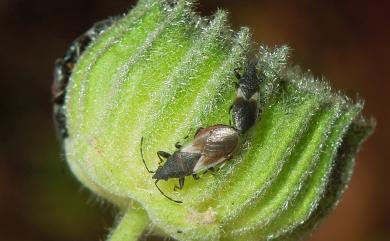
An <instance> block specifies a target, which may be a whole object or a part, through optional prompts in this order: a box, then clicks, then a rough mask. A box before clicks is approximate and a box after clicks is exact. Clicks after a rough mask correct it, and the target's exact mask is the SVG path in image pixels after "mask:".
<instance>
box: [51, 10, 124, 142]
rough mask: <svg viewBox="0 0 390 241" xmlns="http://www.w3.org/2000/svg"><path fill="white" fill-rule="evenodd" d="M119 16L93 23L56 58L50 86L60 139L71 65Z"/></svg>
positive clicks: (65, 132) (64, 126)
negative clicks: (62, 54) (61, 55)
mask: <svg viewBox="0 0 390 241" xmlns="http://www.w3.org/2000/svg"><path fill="white" fill-rule="evenodd" d="M119 18H120V17H114V18H110V19H107V20H103V21H100V22H97V23H95V24H94V25H93V26H92V28H90V29H89V30H88V31H87V32H85V33H84V34H82V35H81V36H80V37H78V38H77V39H76V40H75V41H73V43H72V44H71V45H70V47H69V48H68V50H67V51H66V52H65V54H64V56H63V57H62V58H58V59H57V60H56V62H55V66H54V81H53V84H52V88H51V92H52V98H53V103H54V109H53V117H54V121H55V125H56V129H57V133H58V135H59V137H60V139H62V140H63V139H65V138H67V137H68V131H67V129H66V117H65V110H64V108H63V106H64V102H65V96H66V87H67V86H68V83H69V78H70V75H71V74H72V70H73V67H74V65H75V64H76V63H77V61H78V59H79V58H80V56H81V54H82V53H83V52H84V51H85V49H86V48H87V47H88V45H89V44H90V43H91V42H92V41H94V40H95V39H96V38H97V37H98V36H99V35H100V34H101V33H102V32H103V31H104V30H106V29H107V28H108V27H109V26H111V25H112V23H113V22H114V21H115V20H117V19H119Z"/></svg>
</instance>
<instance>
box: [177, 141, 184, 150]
mask: <svg viewBox="0 0 390 241" xmlns="http://www.w3.org/2000/svg"><path fill="white" fill-rule="evenodd" d="M175 147H176V148H177V149H180V148H182V147H183V146H182V145H181V144H180V142H176V143H175Z"/></svg>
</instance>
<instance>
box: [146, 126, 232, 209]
mask: <svg viewBox="0 0 390 241" xmlns="http://www.w3.org/2000/svg"><path fill="white" fill-rule="evenodd" d="M143 139H144V138H143V137H142V138H141V144H140V152H141V157H142V161H143V163H144V165H145V167H146V170H147V171H148V172H149V173H154V175H153V176H152V178H153V179H156V181H155V182H154V184H155V185H156V187H157V189H158V190H159V191H160V193H161V194H162V195H164V196H165V197H166V198H168V199H169V200H171V201H174V202H176V203H182V201H178V200H174V199H172V198H171V197H169V196H167V195H166V194H165V193H164V192H163V191H162V190H161V189H160V188H159V186H158V185H157V183H158V182H159V181H160V180H165V181H166V180H168V179H170V178H178V179H179V186H175V189H174V190H176V189H182V188H183V187H184V180H185V177H186V176H190V175H192V176H193V177H194V178H195V179H197V178H198V176H197V174H198V173H199V172H201V171H205V170H208V169H210V168H213V167H214V166H216V165H218V164H220V163H222V162H224V161H226V160H228V159H230V158H231V157H232V154H233V152H234V151H235V150H236V148H237V146H238V143H239V131H238V130H237V129H235V128H233V127H231V126H227V125H214V126H210V127H207V128H199V129H198V130H197V131H196V133H195V136H194V139H193V140H192V141H191V142H190V143H188V144H187V145H185V146H181V145H179V144H178V143H176V145H175V147H176V148H177V150H176V151H175V152H174V153H173V154H170V153H167V152H164V151H158V152H157V157H158V158H159V159H160V164H159V167H158V168H157V170H156V171H151V170H150V169H149V168H148V166H147V165H146V161H145V159H144V155H143ZM164 159H165V162H164ZM162 162H164V164H162Z"/></svg>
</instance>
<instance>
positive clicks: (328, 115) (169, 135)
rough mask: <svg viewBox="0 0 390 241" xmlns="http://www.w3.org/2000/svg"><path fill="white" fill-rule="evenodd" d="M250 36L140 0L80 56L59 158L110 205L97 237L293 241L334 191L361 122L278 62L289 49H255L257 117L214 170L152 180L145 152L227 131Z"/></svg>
mask: <svg viewBox="0 0 390 241" xmlns="http://www.w3.org/2000/svg"><path fill="white" fill-rule="evenodd" d="M251 48H252V42H251V38H250V34H249V31H248V29H246V28H242V29H240V30H239V31H238V32H237V33H235V32H234V31H232V30H231V29H230V28H229V27H228V26H227V25H226V13H225V12H224V11H218V12H217V13H216V14H215V15H214V16H213V17H212V18H211V19H210V20H208V19H205V18H202V17H200V16H198V15H197V14H195V13H194V11H193V3H192V2H189V1H186V0H179V1H177V3H175V4H172V3H168V1H152V0H140V1H139V3H138V4H137V6H136V7H135V8H134V9H133V10H131V11H130V12H129V13H128V14H127V15H125V16H123V17H122V18H120V19H116V20H114V23H113V24H112V26H110V27H109V28H108V29H106V30H105V31H104V32H103V33H101V34H100V35H99V36H98V37H97V39H96V40H94V41H93V42H92V43H91V44H89V46H88V48H87V49H86V50H85V51H84V52H83V54H82V55H81V57H80V58H79V59H78V61H77V63H76V65H75V67H74V69H73V72H72V75H71V78H70V82H69V84H68V86H67V88H66V99H65V104H64V107H63V108H64V113H65V116H66V128H67V132H68V136H67V137H66V138H65V139H64V142H63V143H64V149H65V153H66V159H67V162H68V164H69V166H70V168H71V169H72V171H73V172H74V174H75V175H76V177H77V178H78V179H79V180H80V181H81V183H83V184H84V185H85V186H87V187H88V188H89V189H91V190H92V191H93V192H95V193H96V194H98V195H99V196H102V197H104V198H105V199H107V200H109V201H110V202H112V203H114V204H116V205H117V206H119V207H120V209H121V210H122V218H121V220H120V221H119V223H118V225H117V227H116V229H114V230H113V231H112V233H111V235H110V236H109V240H115V241H116V240H121V241H124V240H128V241H130V240H137V238H138V237H139V236H140V235H141V234H142V233H144V232H145V230H149V232H154V233H157V234H159V235H161V236H167V237H168V236H169V237H173V238H175V239H177V240H183V241H184V240H199V241H200V240H236V241H239V240H297V239H301V238H302V237H304V236H305V235H306V234H308V233H309V232H310V231H311V230H313V228H314V227H316V225H317V224H318V223H319V221H320V220H321V219H322V218H323V217H324V216H325V215H326V214H328V213H329V211H330V210H331V209H332V208H333V207H334V206H335V204H336V203H337V202H338V200H339V199H340V195H341V194H342V192H343V191H344V190H345V188H346V186H347V184H348V182H349V179H350V177H351V172H352V169H353V165H354V158H355V154H356V152H357V151H358V149H359V146H360V144H361V142H362V141H363V140H364V139H365V138H366V137H367V136H368V135H369V134H370V132H371V130H372V126H373V124H372V122H370V121H366V120H365V119H364V118H363V117H362V116H361V115H360V112H361V109H362V103H361V102H360V101H358V102H357V103H353V102H352V101H351V100H350V99H348V98H347V97H345V96H343V95H342V94H339V93H334V92H332V91H331V90H330V88H329V86H328V85H327V84H326V83H324V82H323V81H317V80H315V79H314V78H313V77H312V76H311V75H310V74H308V73H304V72H302V71H300V70H299V68H297V67H292V66H290V65H288V64H287V58H288V48H287V47H286V46H282V47H279V48H275V49H269V48H267V47H261V48H260V50H259V51H258V53H257V54H256V58H258V65H257V70H258V74H259V76H260V75H262V76H263V77H264V78H263V79H264V80H263V81H262V82H261V85H260V96H261V101H260V102H261V103H260V104H261V108H262V113H261V116H260V120H259V121H257V122H256V124H255V125H254V126H253V127H252V128H251V130H250V131H249V132H248V133H247V134H245V135H243V136H242V137H241V142H240V145H239V147H238V150H237V151H236V152H235V153H234V156H233V158H232V159H231V160H229V161H227V162H226V164H225V165H224V166H223V167H222V168H220V170H219V171H218V172H216V173H215V174H214V175H211V174H210V173H206V174H201V175H200V177H201V178H200V179H199V180H196V181H195V180H193V179H192V178H187V179H186V182H185V186H184V188H183V189H182V190H180V191H174V190H173V187H174V186H175V185H176V184H177V180H175V179H169V180H168V181H166V182H165V181H161V182H159V185H160V188H161V189H162V190H163V191H164V193H166V194H167V195H168V196H170V197H172V198H174V199H176V200H181V201H182V202H183V203H182V204H178V203H175V202H172V201H170V200H168V199H167V198H165V197H164V196H163V195H161V193H160V192H159V191H158V190H157V189H156V187H155V185H154V180H153V179H152V178H151V174H150V173H148V172H147V170H146V169H145V167H144V165H143V163H142V159H141V154H140V140H141V137H144V146H143V152H144V156H145V159H146V160H147V165H148V166H149V167H150V168H151V169H152V170H154V169H157V167H158V161H159V160H158V158H157V156H156V152H157V151H159V150H165V151H168V152H171V153H172V152H174V151H175V147H174V145H175V143H176V142H178V141H183V137H185V136H186V135H187V134H189V136H190V138H189V140H188V141H191V136H193V135H194V133H195V130H196V129H197V128H198V127H207V126H211V125H215V124H229V121H230V114H229V107H230V106H231V104H232V103H233V100H234V98H235V94H236V87H235V82H236V81H237V80H236V79H235V76H234V69H237V68H241V69H243V68H244V65H245V63H246V62H247V58H248V51H249V50H250V49H251Z"/></svg>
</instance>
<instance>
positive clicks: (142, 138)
mask: <svg viewBox="0 0 390 241" xmlns="http://www.w3.org/2000/svg"><path fill="white" fill-rule="evenodd" d="M143 142H144V137H141V144H140V148H139V149H140V151H141V157H142V162H143V163H144V165H145V168H146V170H147V171H148V172H149V173H155V172H154V171H151V170H150V169H149V168H148V166H147V165H146V162H145V159H144V153H143V151H142V145H143Z"/></svg>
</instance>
